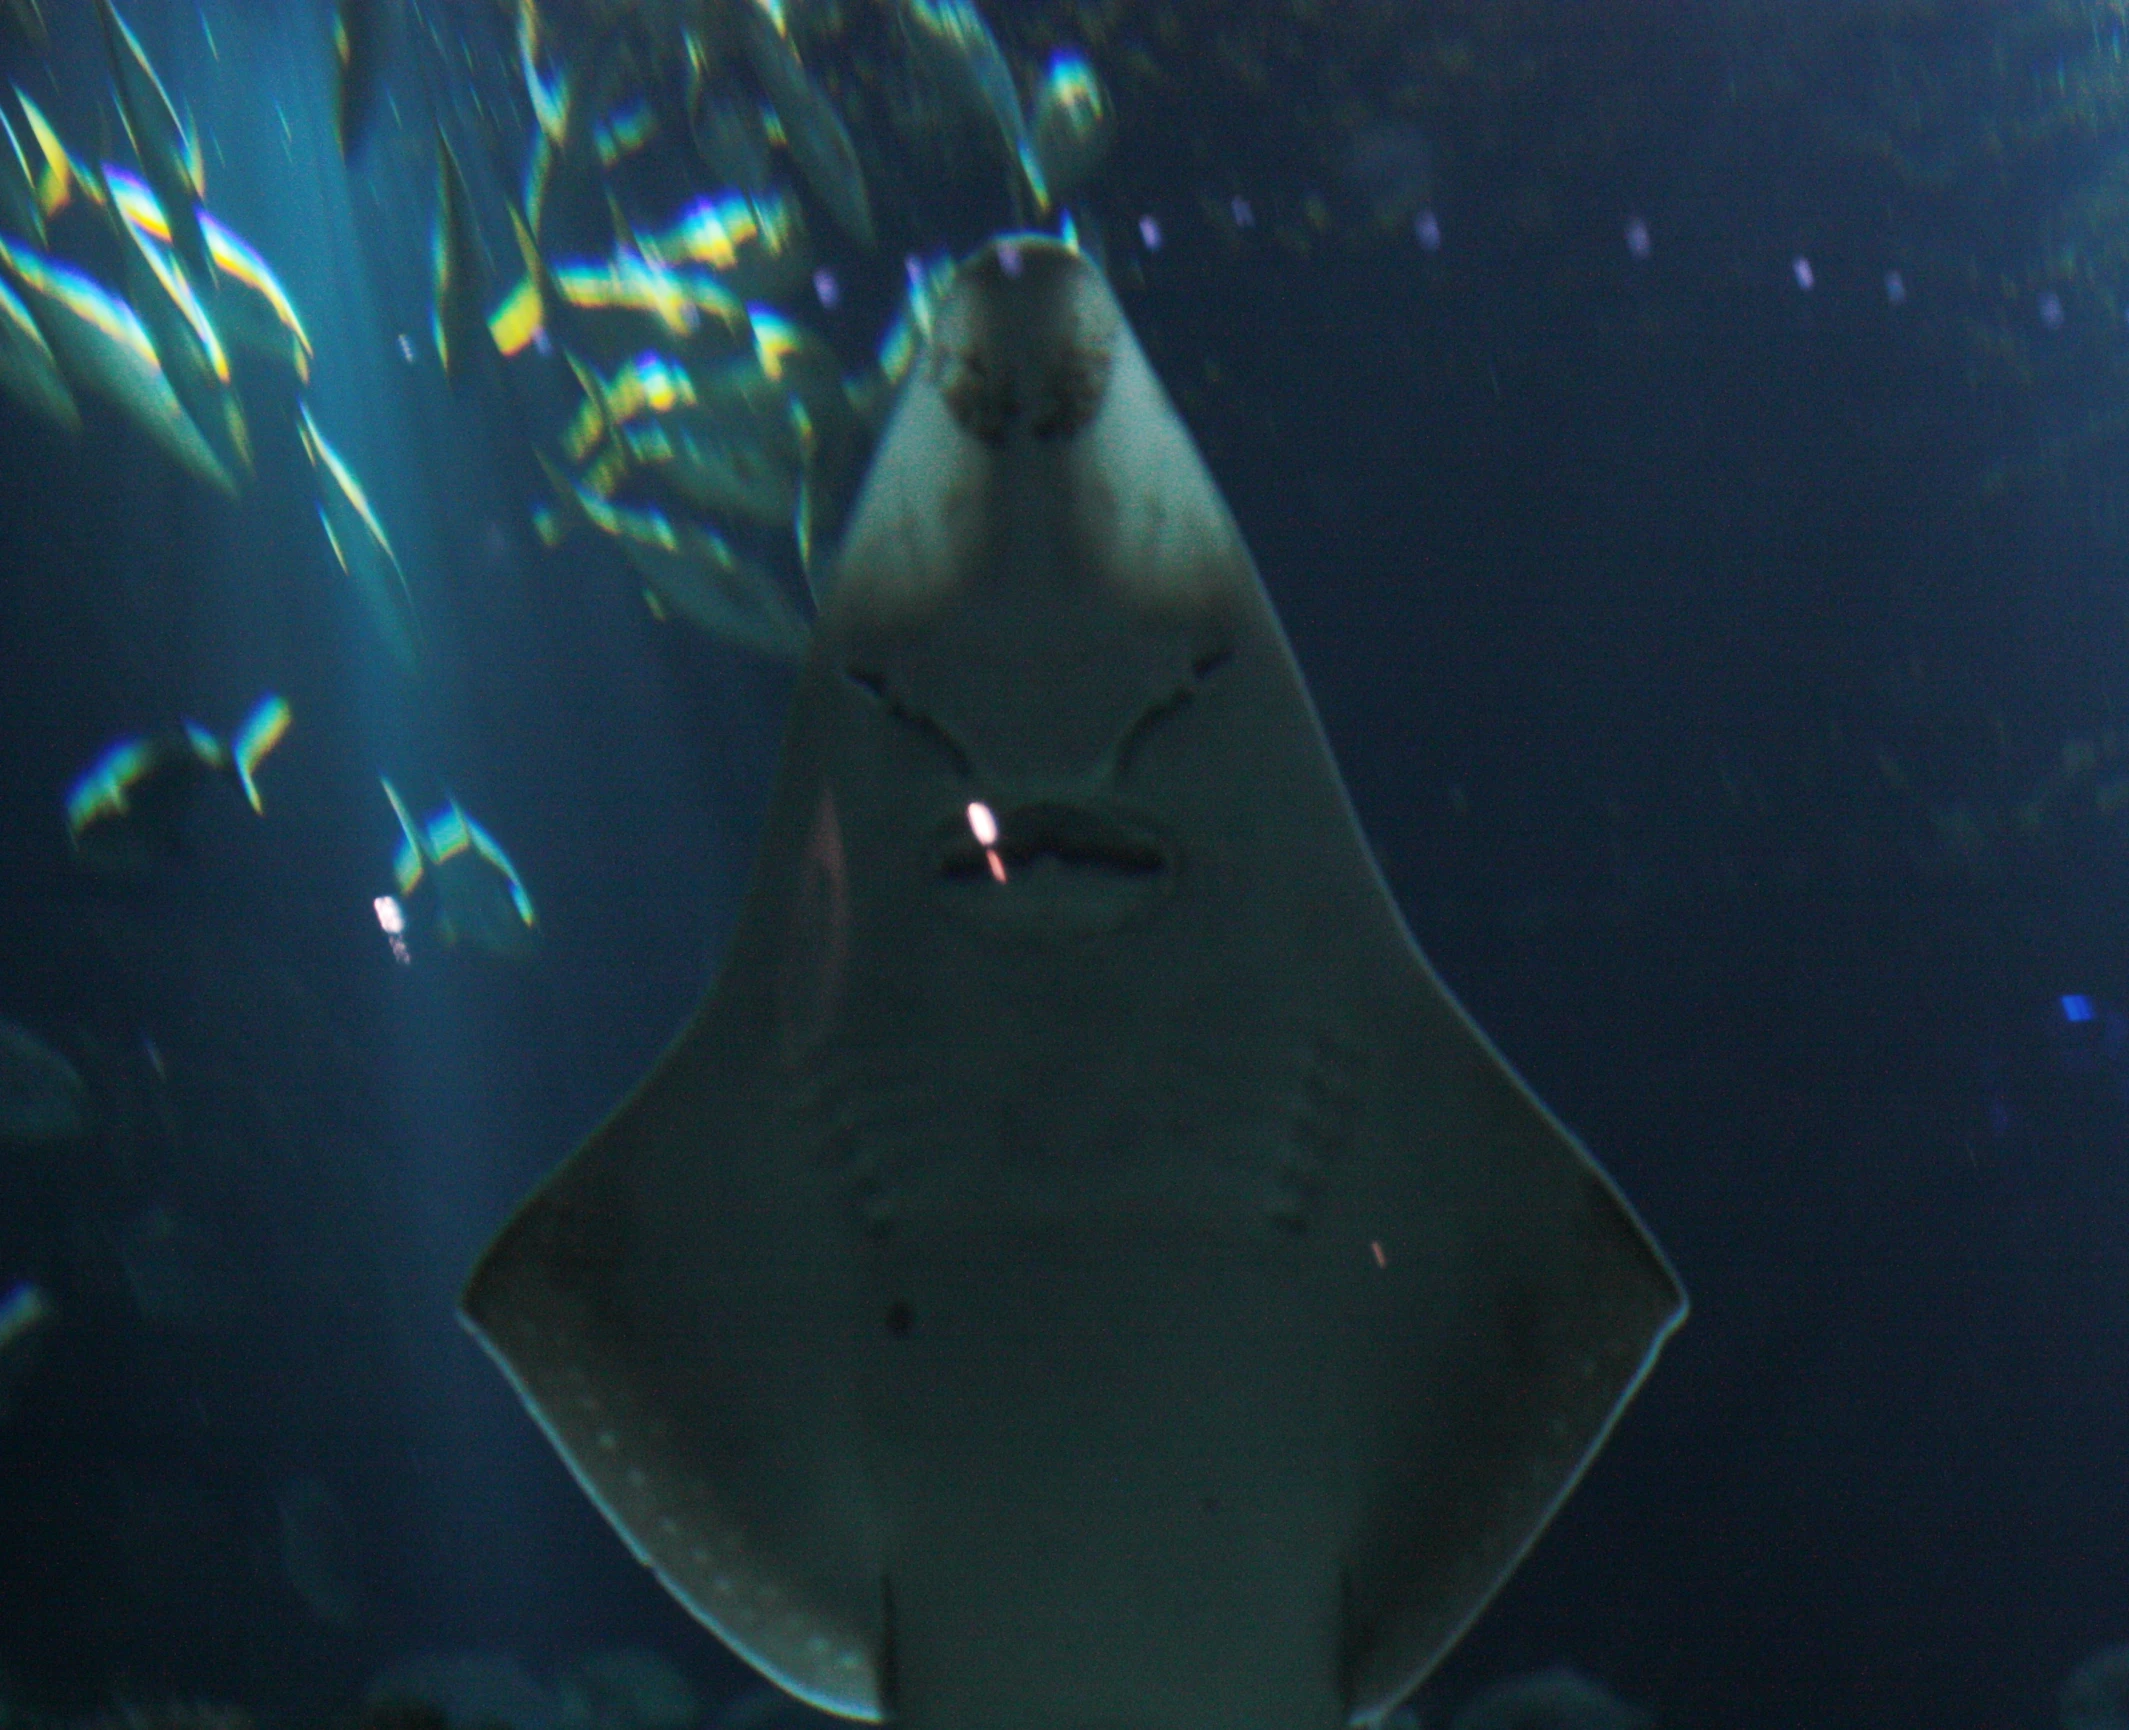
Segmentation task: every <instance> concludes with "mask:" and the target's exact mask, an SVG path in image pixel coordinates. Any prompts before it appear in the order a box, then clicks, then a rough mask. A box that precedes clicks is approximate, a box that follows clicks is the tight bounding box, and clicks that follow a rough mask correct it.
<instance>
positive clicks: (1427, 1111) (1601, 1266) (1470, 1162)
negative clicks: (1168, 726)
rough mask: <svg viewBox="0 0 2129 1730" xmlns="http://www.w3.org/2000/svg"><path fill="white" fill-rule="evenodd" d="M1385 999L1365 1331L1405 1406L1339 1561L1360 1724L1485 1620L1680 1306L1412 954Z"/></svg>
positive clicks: (1555, 1123) (1622, 1205) (1630, 1219)
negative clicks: (1374, 1285) (1379, 1300)
mask: <svg viewBox="0 0 2129 1730" xmlns="http://www.w3.org/2000/svg"><path fill="white" fill-rule="evenodd" d="M1397 999H1401V1000H1402V1001H1396V1000H1397ZM1385 1001H1386V1002H1394V1007H1393V1008H1391V1009H1390V1010H1389V1012H1388V1013H1387V1014H1386V1017H1385V1023H1386V1030H1385V1031H1384V1033H1383V1035H1382V1038H1381V1042H1380V1044H1379V1046H1378V1049H1377V1051H1376V1052H1375V1054H1374V1055H1375V1058H1376V1060H1377V1061H1378V1062H1380V1063H1381V1064H1382V1066H1383V1072H1384V1074H1383V1079H1384V1086H1383V1087H1382V1088H1381V1089H1380V1096H1379V1097H1378V1098H1377V1099H1376V1100H1375V1101H1374V1102H1373V1103H1372V1105H1371V1107H1370V1109H1369V1113H1368V1115H1369V1116H1371V1117H1372V1118H1373V1119H1374V1121H1373V1123H1372V1124H1371V1125H1370V1132H1371V1133H1370V1136H1369V1139H1371V1140H1372V1139H1375V1138H1376V1137H1379V1138H1380V1140H1379V1141H1377V1143H1376V1144H1377V1146H1378V1147H1381V1148H1383V1149H1384V1150H1385V1151H1384V1153H1383V1155H1382V1157H1381V1158H1380V1161H1379V1163H1376V1162H1370V1163H1371V1164H1375V1169H1376V1172H1377V1176H1376V1179H1375V1181H1374V1182H1373V1183H1372V1184H1369V1185H1366V1186H1363V1187H1364V1189H1365V1190H1367V1191H1372V1192H1373V1201H1374V1203H1375V1204H1379V1205H1380V1207H1381V1210H1382V1211H1381V1217H1382V1219H1383V1221H1384V1229H1383V1232H1382V1235H1381V1236H1380V1237H1379V1238H1372V1239H1371V1249H1372V1251H1373V1253H1374V1256H1375V1258H1376V1259H1378V1260H1380V1261H1382V1262H1383V1263H1385V1264H1386V1265H1385V1266H1384V1267H1383V1268H1382V1270H1381V1272H1382V1277H1383V1283H1384V1287H1385V1292H1386V1294H1388V1301H1387V1302H1386V1303H1385V1305H1384V1306H1383V1307H1382V1308H1381V1309H1379V1310H1378V1311H1377V1313H1376V1315H1375V1317H1374V1318H1373V1321H1372V1323H1371V1325H1372V1327H1373V1329H1374V1331H1375V1335H1376V1337H1375V1340H1374V1341H1373V1344H1374V1346H1375V1348H1376V1349H1377V1350H1378V1351H1380V1352H1381V1353H1382V1355H1383V1359H1384V1361H1386V1362H1393V1363H1401V1364H1402V1365H1403V1366H1404V1369H1403V1372H1402V1374H1401V1375H1400V1376H1399V1377H1398V1378H1397V1385H1398V1386H1401V1387H1402V1388H1404V1389H1406V1390H1408V1391H1409V1393H1408V1397H1404V1398H1402V1399H1400V1398H1399V1397H1398V1396H1397V1395H1396V1393H1395V1392H1394V1391H1393V1392H1392V1395H1391V1399H1390V1407H1389V1412H1388V1414H1387V1415H1388V1419H1389V1429H1390V1431H1391V1433H1392V1434H1393V1435H1394V1436H1395V1437H1396V1443H1395V1445H1394V1446H1392V1447H1390V1448H1388V1449H1386V1450H1385V1457H1384V1460H1383V1462H1382V1464H1381V1467H1380V1469H1379V1476H1378V1477H1377V1479H1376V1481H1375V1483H1374V1486H1373V1490H1372V1496H1371V1498H1370V1500H1371V1502H1372V1506H1370V1507H1368V1508H1367V1509H1366V1510H1365V1512H1364V1513H1363V1515H1362V1518H1361V1519H1360V1521H1359V1523H1358V1529H1357V1534H1356V1544H1355V1548H1354V1551H1353V1553H1352V1554H1351V1555H1350V1557H1349V1558H1348V1562H1347V1571H1346V1621H1347V1626H1346V1634H1345V1641H1344V1646H1345V1652H1346V1665H1345V1686H1346V1698H1347V1701H1348V1703H1349V1707H1350V1711H1351V1715H1352V1719H1353V1721H1354V1722H1355V1723H1359V1722H1362V1721H1365V1720H1372V1719H1374V1718H1377V1717H1379V1716H1380V1715H1381V1714H1382V1713H1384V1712H1387V1711H1388V1710H1389V1709H1390V1708H1391V1707H1393V1706H1394V1705H1396V1703H1397V1702H1398V1701H1399V1700H1400V1699H1402V1698H1403V1697H1404V1696H1405V1695H1406V1694H1407V1693H1408V1692H1409V1691H1410V1690H1411V1689H1412V1688H1413V1687H1414V1686H1415V1685H1416V1684H1417V1683H1418V1682H1419V1681H1420V1680H1421V1679H1422V1678H1424V1677H1425V1676H1426V1675H1427V1674H1428V1672H1429V1671H1431V1670H1432V1669H1433V1668H1434V1666H1435V1665H1436V1663H1438V1662H1439V1661H1440V1659H1441V1657H1442V1656H1443V1654H1445V1653H1446V1652H1447V1651H1448V1650H1449V1649H1450V1648H1451V1647H1452V1646H1453V1645H1454V1644H1455V1643H1456V1641H1457V1640H1458V1638H1459V1637H1460V1636H1461V1635H1462V1634H1463V1632H1464V1630H1465V1629H1466V1628H1467V1627H1468V1626H1469V1625H1470V1624H1471V1622H1472V1621H1473V1620H1474V1619H1475V1618H1476V1617H1477V1616H1478V1614H1479V1613H1480V1612H1481V1611H1482V1610H1483V1609H1484V1608H1485V1607H1486V1605H1487V1603H1488V1602H1489V1601H1490V1600H1491V1598H1492V1597H1493V1595H1494V1594H1495V1593H1496V1592H1497V1591H1498V1590H1499V1589H1500V1587H1501V1585H1502V1584H1503V1583H1504V1582H1505V1581H1506V1580H1507V1578H1508V1576H1509V1574H1510V1573H1512V1572H1513V1571H1514V1569H1515V1567H1516V1565H1517V1564H1518V1563H1519V1562H1520V1561H1521V1560H1522V1558H1523V1556H1524V1554H1525V1553H1526V1552H1527V1551H1528V1550H1529V1548H1530V1547H1531V1545H1532V1544H1533V1543H1535V1542H1536V1540H1537V1538H1538V1535H1539V1534H1540V1533H1541V1532H1542V1531H1543V1530H1544V1528H1545V1526H1546V1524H1547V1523H1548V1522H1549V1521H1550V1520H1551V1518H1552V1516H1553V1514H1554V1513H1555V1512H1556V1511H1557V1510H1558V1508H1559V1506H1560V1504H1561V1503H1562V1502H1563V1501H1564V1500H1565V1498H1566V1497H1567V1495H1568V1492H1569V1491H1571V1490H1572V1489H1573V1488H1574V1486H1575V1484H1576V1482H1577V1480H1579V1479H1580V1477H1581V1475H1582V1473H1583V1471H1584V1470H1585V1468H1587V1466H1588V1465H1589V1463H1590V1461H1591V1460H1592V1459H1594V1458H1595V1456H1596V1454H1597V1451H1598V1450H1599V1449H1600V1448H1601V1447H1602V1446H1603V1444H1604V1441H1605V1438H1606V1437H1607V1436H1608V1435H1609V1434H1610V1432H1611V1428H1612V1426H1613V1424H1614V1423H1615V1422H1616V1421H1617V1419H1618V1417H1619V1415H1620V1413H1621V1412H1622V1411H1624V1409H1625V1407H1626V1404H1627V1402H1628V1401H1629V1400H1630V1399H1631V1398H1632V1397H1633V1394H1634V1392H1635V1390H1636V1389H1637V1388H1638V1387H1639V1386H1640V1384H1641V1381H1642V1379H1643V1377H1644V1376H1645V1375H1646V1374H1647V1373H1648V1371H1649V1369H1650V1368H1651V1366H1652V1365H1653V1364H1654V1363H1655V1360H1656V1355H1657V1353H1658V1351H1659V1350H1660V1349H1661V1348H1662V1345H1663V1343H1664V1341H1665V1340H1666V1339H1668V1338H1669V1336H1670V1335H1671V1333H1672V1332H1673V1331H1674V1330H1675V1329H1676V1328H1677V1327H1678V1325H1679V1324H1680V1323H1681V1322H1683V1321H1684V1319H1685V1315H1686V1308H1687V1305H1686V1295H1685V1291H1684V1288H1683V1286H1682V1285H1681V1284H1680V1283H1679V1280H1678V1277H1677V1275H1676V1274H1675V1273H1674V1272H1673V1271H1672V1269H1671V1267H1670V1265H1669V1263H1668V1262H1667V1261H1666V1260H1665V1258H1664V1256H1663V1252H1662V1251H1661V1250H1660V1249H1659V1248H1658V1247H1657V1246H1656V1244H1655V1241H1654V1240H1653V1238H1651V1236H1650V1235H1649V1233H1648V1232H1647V1230H1646V1229H1645V1228H1644V1227H1643V1226H1642V1224H1641V1222H1640V1220H1639V1219H1638V1218H1636V1217H1635V1215H1634V1212H1633V1210H1632V1208H1631V1207H1630V1206H1629V1205H1628V1204H1627V1202H1626V1200H1625V1198H1624V1197H1623V1196H1622V1195H1621V1194H1620V1192H1619V1191H1618V1189H1617V1188H1616V1187H1615V1186H1614V1185H1613V1183H1612V1181H1611V1179H1610V1178H1609V1177H1608V1176H1606V1174H1605V1173H1604V1172H1603V1170H1602V1169H1601V1168H1600V1167H1599V1166H1598V1165H1597V1163H1596V1162H1595V1161H1594V1160H1593V1159H1592V1158H1591V1157H1590V1156H1589V1154H1588V1153H1587V1152H1586V1151H1585V1150H1584V1148H1583V1147H1582V1145H1581V1144H1580V1142H1578V1141H1577V1140H1576V1139H1575V1137H1574V1136H1573V1135H1572V1134H1571V1133H1569V1131H1568V1130H1567V1129H1566V1128H1565V1127H1564V1126H1563V1125H1562V1124H1561V1123H1560V1121H1559V1120H1558V1119H1557V1118H1556V1117H1554V1116H1553V1114H1552V1113H1551V1112H1550V1111H1549V1110H1547V1109H1546V1107H1545V1105H1544V1104H1543V1103H1542V1102H1541V1101H1540V1100H1539V1099H1538V1098H1537V1096H1536V1095H1535V1094H1534V1093H1532V1092H1531V1090H1530V1089H1529V1088H1528V1087H1527V1086H1525V1085H1524V1083H1523V1082H1522V1081H1521V1080H1520V1079H1519V1078H1518V1077H1517V1075H1516V1074H1515V1072H1514V1070H1513V1069H1512V1068H1510V1066H1509V1065H1508V1063H1507V1062H1506V1061H1505V1060H1504V1059H1503V1058H1502V1057H1501V1056H1500V1055H1499V1053H1498V1052H1496V1051H1495V1050H1494V1048H1493V1046H1492V1044H1491V1042H1490V1041H1488V1039H1487V1038H1486V1036H1485V1035H1484V1034H1483V1033H1482V1032H1481V1031H1480V1030H1479V1029H1478V1027H1477V1026H1476V1025H1475V1024H1473V1023H1472V1021H1471V1020H1470V1019H1469V1017H1468V1016H1466V1015H1465V1013H1464V1012H1463V1010H1462V1009H1461V1007H1460V1006H1459V1005H1458V1004H1457V1003H1456V1002H1455V1000H1454V999H1453V997H1451V995H1450V994H1449V992H1448V991H1447V989H1446V988H1445V987H1443V986H1442V985H1441V983H1440V982H1439V981H1438V980H1437V979H1436V978H1435V977H1434V974H1433V970H1432V969H1431V968H1430V967H1429V966H1428V965H1427V963H1426V962H1425V961H1424V960H1423V959H1422V958H1421V957H1420V956H1419V955H1418V954H1417V953H1416V952H1412V953H1411V954H1410V969H1409V974H1408V978H1407V980H1406V982H1405V985H1404V989H1403V990H1402V991H1398V992H1394V993H1387V994H1385ZM1400 1192H1402V1193H1403V1194H1404V1195H1406V1196H1423V1197H1425V1198H1426V1202H1425V1205H1424V1207H1423V1208H1421V1209H1419V1210H1417V1211H1416V1212H1415V1211H1414V1210H1413V1209H1411V1207H1410V1206H1409V1204H1407V1205H1405V1206H1403V1207H1400V1206H1399V1204H1398V1201H1397V1199H1396V1197H1397V1195H1398V1194H1399V1193H1400ZM1362 1205H1363V1206H1367V1205H1370V1204H1369V1203H1365V1202H1364V1203H1362ZM1400 1214H1402V1219H1401V1221H1400V1219H1399V1215H1400ZM1356 1223H1357V1224H1360V1225H1361V1226H1362V1227H1363V1230H1364V1231H1366V1230H1370V1228H1369V1227H1368V1223H1367V1221H1366V1219H1365V1217H1363V1218H1362V1219H1360V1220H1358V1221H1356Z"/></svg>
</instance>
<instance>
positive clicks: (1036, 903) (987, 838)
mask: <svg viewBox="0 0 2129 1730" xmlns="http://www.w3.org/2000/svg"><path fill="white" fill-rule="evenodd" d="M1174 874H1175V855H1174V852H1173V849H1171V848H1170V847H1169V846H1168V845H1167V844H1166V843H1165V842H1164V841H1163V840H1162V839H1161V837H1160V836H1158V835H1156V834H1155V833H1153V831H1151V830H1150V829H1146V828H1142V827H1140V826H1139V825H1137V824H1135V823H1129V822H1125V821H1124V820H1122V819H1120V818H1118V817H1115V816H1112V815H1111V814H1109V813H1107V812H1104V811H1095V810H1089V809H1088V808H1087V807H1085V806H1083V805H1065V804H1057V803H1050V802H1045V803H1040V804H1032V805H1020V806H1014V807H1010V808H1007V809H1003V810H994V809H993V808H992V807H991V806H989V805H987V804H984V803H981V802H980V801H979V802H977V803H974V804H971V805H970V806H969V807H968V809H967V812H966V814H965V816H964V817H962V818H961V819H958V820H957V821H956V822H955V823H954V825H953V828H952V834H951V836H950V838H949V839H948V841H947V844H946V846H945V848H944V851H943V856H942V858H941V860H940V864H939V877H940V880H941V882H942V883H944V884H945V886H946V887H947V889H948V891H949V892H950V893H951V894H952V895H953V896H954V899H955V900H956V901H957V902H961V903H963V904H965V905H967V906H968V908H969V910H970V911H971V912H974V913H978V914H986V915H997V916H1002V917H1005V918H1008V919H1012V920H1018V919H1020V918H1022V917H1025V918H1027V919H1029V920H1032V921H1035V922H1042V921H1051V922H1055V923H1058V924H1062V925H1065V926H1068V927H1079V928H1095V929H1102V928H1110V927H1113V926H1115V925H1116V924H1118V923H1121V922H1122V920H1124V919H1126V918H1128V917H1129V916H1130V915H1131V914H1132V913H1134V912H1136V911H1137V910H1138V909H1139V908H1141V907H1143V906H1144V905H1146V904H1147V903H1148V902H1149V901H1151V900H1152V899H1153V898H1154V897H1156V896H1158V895H1159V894H1161V893H1162V892H1163V891H1164V890H1165V889H1166V888H1167V886H1168V884H1169V882H1170V881H1171V879H1172V878H1173V876H1174Z"/></svg>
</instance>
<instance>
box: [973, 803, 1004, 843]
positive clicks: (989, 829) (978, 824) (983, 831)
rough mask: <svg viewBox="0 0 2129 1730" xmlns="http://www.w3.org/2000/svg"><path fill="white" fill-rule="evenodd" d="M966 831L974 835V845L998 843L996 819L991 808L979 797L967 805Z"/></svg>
mask: <svg viewBox="0 0 2129 1730" xmlns="http://www.w3.org/2000/svg"><path fill="white" fill-rule="evenodd" d="M968 832H969V833H970V834H971V835H973V836H975V838H976V845H977V846H979V847H995V846H997V845H998V819H997V818H996V817H994V816H992V815H991V808H990V807H989V806H988V805H986V804H984V802H983V801H982V800H981V799H977V800H975V801H973V802H972V803H971V804H970V805H969V808H968Z"/></svg>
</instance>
